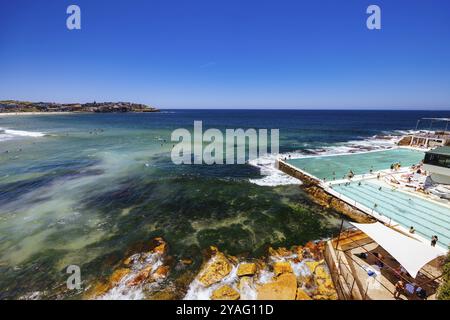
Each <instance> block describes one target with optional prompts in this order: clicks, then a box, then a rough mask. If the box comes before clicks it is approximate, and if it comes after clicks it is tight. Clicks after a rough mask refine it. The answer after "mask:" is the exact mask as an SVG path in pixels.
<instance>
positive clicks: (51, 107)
mask: <svg viewBox="0 0 450 320" xmlns="http://www.w3.org/2000/svg"><path fill="white" fill-rule="evenodd" d="M158 111H159V110H158V109H156V108H154V107H150V106H147V105H145V104H139V103H131V102H95V101H94V102H88V103H55V102H28V101H16V100H3V101H1V100H0V113H47V112H48V113H50V112H52V113H54V112H58V113H60V112H97V113H108V112H158Z"/></svg>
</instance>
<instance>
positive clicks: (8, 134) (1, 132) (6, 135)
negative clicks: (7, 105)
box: [0, 128, 46, 141]
mask: <svg viewBox="0 0 450 320" xmlns="http://www.w3.org/2000/svg"><path fill="white" fill-rule="evenodd" d="M45 135H46V134H45V133H43V132H34V131H23V130H12V129H5V128H0V141H3V140H10V139H14V138H18V137H32V138H39V137H43V136H45Z"/></svg>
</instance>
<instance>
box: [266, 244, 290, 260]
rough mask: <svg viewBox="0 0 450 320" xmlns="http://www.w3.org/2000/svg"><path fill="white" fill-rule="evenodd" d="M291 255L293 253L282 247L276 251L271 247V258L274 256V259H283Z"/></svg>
mask: <svg viewBox="0 0 450 320" xmlns="http://www.w3.org/2000/svg"><path fill="white" fill-rule="evenodd" d="M290 255H292V251H290V250H288V249H286V248H283V247H280V248H278V249H274V248H272V247H269V256H272V257H274V258H282V257H287V256H290Z"/></svg>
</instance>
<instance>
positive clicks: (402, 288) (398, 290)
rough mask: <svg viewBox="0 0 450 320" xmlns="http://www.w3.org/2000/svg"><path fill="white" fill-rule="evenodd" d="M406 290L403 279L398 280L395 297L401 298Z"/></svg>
mask: <svg viewBox="0 0 450 320" xmlns="http://www.w3.org/2000/svg"><path fill="white" fill-rule="evenodd" d="M404 292H405V285H404V284H403V281H402V280H398V281H397V283H396V284H395V292H394V298H395V299H400V295H401V294H402V293H404Z"/></svg>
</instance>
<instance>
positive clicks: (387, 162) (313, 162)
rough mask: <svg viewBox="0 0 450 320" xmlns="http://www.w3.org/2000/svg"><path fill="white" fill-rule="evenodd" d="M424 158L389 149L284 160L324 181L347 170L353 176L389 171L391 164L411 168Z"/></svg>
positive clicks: (414, 151) (411, 152) (405, 151)
mask: <svg viewBox="0 0 450 320" xmlns="http://www.w3.org/2000/svg"><path fill="white" fill-rule="evenodd" d="M423 157H424V153H423V152H422V151H417V150H412V149H401V148H397V149H389V150H382V151H373V152H364V153H353V154H342V155H327V156H313V157H305V158H298V159H289V160H286V162H287V163H289V164H290V165H292V166H294V167H296V168H298V169H301V170H303V171H306V172H307V173H309V174H311V175H313V176H315V177H317V178H319V179H322V180H323V179H326V180H333V179H334V178H335V179H336V180H339V179H342V178H344V176H345V175H347V174H348V172H349V170H352V171H353V172H354V173H355V174H357V175H358V174H366V173H369V172H370V170H371V169H372V170H373V171H379V170H385V169H389V168H390V166H391V164H393V163H397V162H399V163H401V164H402V166H411V165H414V164H417V163H419V162H420V161H421V160H422V159H423Z"/></svg>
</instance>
